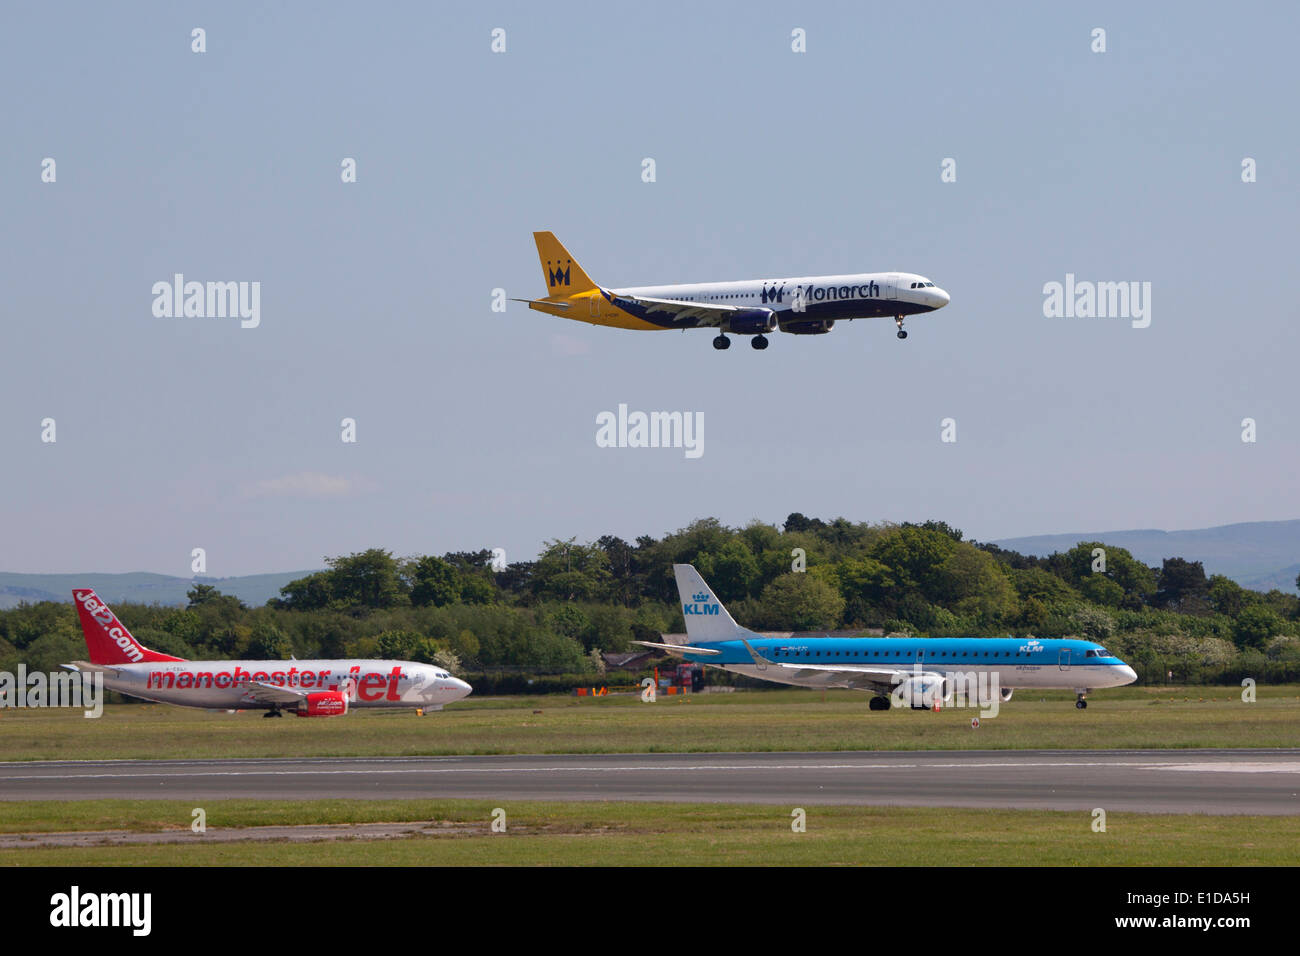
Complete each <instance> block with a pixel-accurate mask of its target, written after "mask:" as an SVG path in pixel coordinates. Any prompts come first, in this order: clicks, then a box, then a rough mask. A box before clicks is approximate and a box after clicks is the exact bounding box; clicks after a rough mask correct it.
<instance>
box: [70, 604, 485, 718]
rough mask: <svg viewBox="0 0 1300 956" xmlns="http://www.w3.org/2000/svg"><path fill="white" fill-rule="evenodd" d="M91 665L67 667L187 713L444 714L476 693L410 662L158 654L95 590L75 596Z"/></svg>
mask: <svg viewBox="0 0 1300 956" xmlns="http://www.w3.org/2000/svg"><path fill="white" fill-rule="evenodd" d="M72 603H73V604H75V605H76V607H77V616H78V617H79V618H80V619H81V630H82V633H83V634H84V635H85V637H86V650H87V651H88V652H89V654H90V660H89V661H77V662H76V663H73V664H65V665H64V666H65V667H67V668H68V669H69V670H74V671H78V672H81V673H96V672H98V673H101V674H103V675H104V686H105V687H107V688H108V689H109V690H115V691H118V692H120V693H123V694H129V695H130V696H132V697H141V698H143V699H145V700H155V701H159V702H161V703H164V704H179V705H180V706H182V707H205V708H208V709H214V710H215V709H220V710H265V711H266V713H265V714H263V715H262V716H264V717H280V716H283V713H284V711H286V710H287V711H289V712H290V713H292V714H295V715H297V716H299V717H340V716H342V715H343V714H346V713H347V712H348V711H349V710H350V709H351V708H353V707H415V708H418V709H420V710H421V712H426V711H430V710H442V707H443V705H444V704H449V703H451V702H452V701H454V700H460V699H461V698H462V697H464V696H466V695H467V694H469V693H470V691H471V690H472V689H473V688H471V687H470V686H469V684H467V683H465V682H464V681H463V680H460V679H459V678H456V677H452V676H451V674H449V673H447V672H446V671H445V670H444V669H443V668H441V667H436V666H434V665H432V664H416V663H413V662H411V661H372V660H346V661H300V660H288V661H187V660H185V659H183V658H180V657H172V656H171V655H169V654H161V653H159V652H158V651H151V650H149V648H147V647H145V646H144V645H143V644H141V643H140V642H139V641H137V640H136V639H135V638H134V637H132V636H131V632H130V631H128V630H127V629H126V625H124V624H123V623H122V622H121V621H119V620H118V619H117V615H116V614H114V613H113V612H112V611H111V610H110V609H109V607H108V605H107V604H105V603H104V602H103V601H101V600H100V599H99V598H98V597H97V596H96V595H95V592H94V591H92V590H90V589H89V588H78V589H76V590H74V591H73V592H72Z"/></svg>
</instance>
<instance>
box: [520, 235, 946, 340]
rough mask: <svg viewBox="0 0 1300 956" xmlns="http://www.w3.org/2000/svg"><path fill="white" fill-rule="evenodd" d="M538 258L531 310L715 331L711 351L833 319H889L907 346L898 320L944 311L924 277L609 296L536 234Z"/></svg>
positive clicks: (668, 288) (745, 284) (746, 283)
mask: <svg viewBox="0 0 1300 956" xmlns="http://www.w3.org/2000/svg"><path fill="white" fill-rule="evenodd" d="M533 238H534V239H535V240H536V241H537V256H538V258H539V259H540V260H541V262H542V272H543V273H544V274H545V276H546V296H545V298H541V299H515V300H513V301H515V302H527V303H528V307H529V308H530V309H536V310H537V311H538V312H545V313H547V314H549V315H558V316H561V317H563V318H566V319H576V320H577V321H579V322H590V323H591V324H593V325H611V326H614V327H615V328H619V329H705V328H707V329H717V330H718V335H717V337H716V338H715V339H714V340H713V347H714V348H715V349H726V348H730V347H731V339H729V338H727V333H728V332H730V333H731V334H733V335H750V336H753V338H751V339H750V345H752V346H753V347H754V348H756V349H765V348H767V333H769V332H775V331H776V330H777V329H780V330H781V331H782V332H789V333H791V334H792V335H822V334H824V333H826V332H829V331H830V330H831V329H832V328H833V327H834V326H835V321H836V320H837V319H870V318H881V317H886V316H893V318H894V322H895V323H896V324H897V325H898V337H899V338H900V339H905V338H907V331H906V330H905V329H904V328H903V319H904V318H906V317H907V316H909V315H919V314H921V313H923V312H933V311H935V310H936V309H942V308H943V307H944V306H945V305H947V304H948V293H947V292H944V291H943V289H940V288H939V287H938V286H936V285H935V284H934V283H933V282H931V281H930V280H929V279H927V278H926V277H925V276H919V275H914V274H913V273H910V272H866V273H861V274H857V275H841V276H803V277H796V278H771V279H748V280H741V281H739V282H706V283H698V284H695V285H660V286H639V287H637V288H629V289H606V288H602V287H601V286H598V285H596V283H595V282H593V281H591V279H590V278H589V277H588V276H587V273H586V272H584V271H583V270H582V266H580V265H578V263H577V261H576V260H575V259H574V258H573V256H571V255H569V251H568V250H567V249H565V248H564V246H562V245H560V241H559V240H558V239H556V238H555V236H554V235H553V234H551V233H549V232H535V233H533Z"/></svg>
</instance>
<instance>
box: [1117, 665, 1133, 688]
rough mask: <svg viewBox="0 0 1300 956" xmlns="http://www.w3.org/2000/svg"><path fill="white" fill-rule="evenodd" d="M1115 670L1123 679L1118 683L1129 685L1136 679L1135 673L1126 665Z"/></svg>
mask: <svg viewBox="0 0 1300 956" xmlns="http://www.w3.org/2000/svg"><path fill="white" fill-rule="evenodd" d="M1115 670H1116V672H1118V674H1119V676H1120V677H1122V678H1124V679H1123V680H1122V681H1120V683H1121V684H1131V683H1133V682H1134V681H1135V680H1137V679H1138V676H1137V671H1135V670H1134V669H1133V668H1131V667H1129V666H1128V665H1127V664H1121V665H1120V666H1119V667H1117V668H1115Z"/></svg>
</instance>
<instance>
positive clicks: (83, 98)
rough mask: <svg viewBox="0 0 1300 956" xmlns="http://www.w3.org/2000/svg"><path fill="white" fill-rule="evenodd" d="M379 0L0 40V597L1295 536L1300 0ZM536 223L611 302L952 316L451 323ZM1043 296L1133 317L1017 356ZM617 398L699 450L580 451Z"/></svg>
mask: <svg viewBox="0 0 1300 956" xmlns="http://www.w3.org/2000/svg"><path fill="white" fill-rule="evenodd" d="M375 6H376V7H377V9H375V8H372V7H368V6H366V5H356V4H328V3H321V4H307V3H289V4H274V5H269V8H268V9H262V8H261V6H260V5H254V4H251V3H240V4H172V3H154V4H144V3H133V4H121V5H118V4H111V5H102V4H90V3H80V4H58V5H48V4H26V5H22V6H18V5H12V4H11V5H8V6H6V8H5V10H4V12H3V14H2V15H0V79H3V82H2V83H0V98H2V99H3V111H2V114H3V116H4V143H5V148H4V149H3V150H2V151H0V190H2V191H3V192H2V196H3V201H2V202H0V209H2V210H3V220H4V228H3V231H0V263H3V265H2V266H0V271H3V275H4V292H5V296H4V298H5V304H4V319H3V323H4V324H3V329H4V337H3V347H2V348H0V448H3V452H4V453H3V458H2V459H0V475H2V476H3V477H2V478H0V481H2V482H3V484H2V485H0V489H2V490H3V494H0V570H9V571H32V572H36V571H88V570H96V571H128V570H151V571H160V572H165V573H171V574H181V575H185V574H188V573H189V571H190V567H189V560H190V559H189V555H190V550H191V549H192V548H195V547H203V548H205V549H206V551H207V555H208V573H210V574H213V575H218V576H223V575H232V574H244V573H253V572H260V571H273V570H288V569H295V568H304V567H318V566H320V564H321V559H322V558H323V556H325V555H334V554H343V553H348V552H351V551H356V550H361V549H364V548H367V547H376V546H378V547H386V548H390V549H392V550H393V551H395V552H397V553H399V554H410V553H442V552H444V551H448V550H461V549H471V548H479V547H503V548H505V549H506V551H507V557H508V558H509V559H510V560H520V559H531V558H532V557H533V556H534V555H535V554H536V553H537V551H538V550H539V548H540V547H541V545H542V543H543V542H544V541H545V540H547V539H550V538H555V537H568V536H571V535H576V536H577V537H578V538H579V539H580V540H586V539H591V538H594V537H596V536H598V535H600V534H602V533H607V532H608V533H615V534H620V535H622V536H624V537H626V538H628V539H631V538H633V537H635V536H636V535H638V534H643V533H650V534H655V535H659V534H662V533H664V532H666V531H669V530H673V529H676V528H678V527H681V526H683V525H684V524H686V523H687V522H688V521H689V520H691V519H693V518H695V517H701V516H707V515H713V516H716V517H718V518H720V519H721V520H723V521H724V522H727V523H729V524H743V523H745V522H747V521H749V520H750V519H753V518H760V519H763V520H767V521H772V522H777V523H779V522H780V521H782V520H783V519H784V517H785V516H786V515H787V514H788V513H789V512H791V511H796V510H797V511H802V512H804V513H806V514H809V515H818V516H823V517H833V516H837V515H844V516H847V517H850V518H852V519H854V520H871V521H879V520H924V519H925V518H931V517H933V518H941V519H944V520H946V521H948V522H950V523H952V524H954V525H956V526H958V527H960V528H963V529H964V530H965V531H966V532H967V534H968V535H971V536H975V537H978V538H981V539H992V538H999V537H1007V536H1013V535H1025V534H1034V533H1047V532H1057V531H1072V530H1085V529H1110V528H1125V527H1158V528H1166V529H1182V528H1195V527H1204V526H1207V525H1214V524H1223V523H1228V522H1235V521H1249V520H1267V519H1282V518H1292V517H1296V516H1297V513H1298V509H1297V505H1296V475H1297V473H1298V472H1300V454H1298V452H1297V448H1298V444H1297V440H1298V439H1300V420H1298V419H1297V411H1296V409H1297V401H1296V399H1297V387H1296V365H1297V354H1298V350H1297V348H1296V344H1297V335H1296V331H1295V330H1296V328H1297V324H1296V323H1297V319H1298V318H1300V316H1298V315H1297V313H1298V312H1300V308H1298V307H1297V296H1296V291H1295V288H1294V285H1295V283H1294V269H1293V268H1292V266H1293V259H1294V255H1295V249H1296V240H1295V236H1296V222H1297V220H1298V219H1300V216H1298V213H1300V209H1297V205H1298V200H1297V197H1298V196H1300V188H1298V187H1300V182H1298V181H1297V174H1296V163H1297V157H1300V132H1298V131H1297V124H1296V123H1295V108H1294V97H1295V91H1296V89H1297V88H1300V83H1297V73H1298V71H1297V69H1296V65H1295V64H1296V57H1295V52H1294V49H1293V45H1294V40H1295V37H1296V36H1297V34H1298V33H1300V31H1298V30H1297V27H1298V26H1300V22H1298V21H1300V15H1298V14H1297V12H1296V8H1295V7H1294V6H1293V5H1282V4H1258V5H1256V4H1250V3H1242V4H1235V5H1233V6H1232V7H1231V9H1230V10H1229V9H1228V8H1224V7H1222V6H1212V5H1199V4H1186V3H1179V4H1152V5H1145V4H1144V5H1131V4H1123V3H1116V4H1109V3H1088V4H1078V5H1073V6H1066V5H1056V4H1051V5H1041V6H1040V5H1034V4H1015V5H1001V4H957V3H953V4H931V5H927V4H889V5H865V4H857V3H844V4H816V3H814V4H811V5H808V4H793V3H757V4H750V3H746V4H704V5H697V4H688V3H655V4H648V5H635V6H633V5H619V8H618V9H610V8H609V7H608V6H607V5H602V4H567V3H563V2H561V3H548V4H542V5H537V4H523V3H520V4H495V5H493V4H486V5H473V6H472V7H469V8H467V9H459V8H454V7H451V6H450V5H446V6H444V5H435V4H427V3H412V4H379V5H375ZM193 27H203V28H204V29H205V30H206V32H207V52H206V53H203V54H194V53H191V52H190V31H191V29H192V28H193ZM494 27H501V28H504V29H505V30H506V38H507V52H506V53H505V54H501V55H494V54H492V53H491V52H490V49H489V47H490V42H491V37H490V32H491V30H492V29H493V28H494ZM796 27H801V28H803V29H805V30H806V31H807V48H808V49H807V53H805V54H795V53H792V52H791V50H790V32H791V30H792V29H794V28H796ZM1094 27H1103V28H1105V29H1106V31H1107V47H1108V49H1107V52H1106V53H1104V54H1095V53H1092V52H1091V50H1090V42H1091V39H1090V34H1091V31H1092V29H1093V28H1094ZM1247 156H1249V157H1253V158H1254V159H1256V160H1257V162H1258V182H1256V183H1253V184H1244V183H1242V182H1241V175H1240V174H1241V161H1242V159H1243V157H1247ZM44 157H53V158H54V159H55V160H56V162H57V182H56V183H53V184H47V183H42V182H41V181H40V173H41V160H42V159H43V158H44ZM344 157H354V158H355V159H356V161H357V164H358V182H357V183H355V184H349V185H344V184H342V183H341V182H340V177H339V170H340V166H339V164H340V161H341V160H342V159H343V158H344ZM644 157H653V158H654V159H655V161H656V164H657V182H655V183H653V184H647V183H643V182H642V181H641V175H640V174H641V160H642V159H643V158H644ZM945 157H953V158H955V159H956V161H957V174H958V176H957V182H956V183H952V184H945V183H941V182H940V175H939V174H940V164H941V162H942V160H943V159H944V158H945ZM538 229H550V230H553V231H554V232H555V233H556V234H557V235H558V236H559V237H560V238H561V239H562V240H563V241H564V242H565V243H566V244H567V245H568V247H569V248H570V250H571V251H572V252H573V254H574V255H575V256H576V257H577V258H578V259H579V260H580V261H581V263H582V265H583V266H584V267H585V268H586V269H587V271H588V272H590V273H591V274H592V275H593V277H594V278H595V279H596V281H597V282H600V283H602V284H605V285H610V286H618V285H644V284H655V283H664V282H688V281H706V280H714V279H716V280H722V279H739V278H749V277H763V276H771V275H781V274H786V275H798V274H818V273H844V272H866V271H884V270H890V269H900V270H905V271H910V272H918V273H922V274H924V275H926V276H928V277H930V278H932V279H933V280H934V281H936V282H937V283H938V284H939V285H940V286H942V287H944V288H945V289H947V290H948V291H949V292H950V293H951V295H952V304H951V305H949V306H948V307H947V308H946V309H943V310H942V311H940V312H938V313H936V314H934V315H933V316H930V317H919V318H916V319H914V320H912V321H911V322H910V323H909V328H910V330H911V337H910V338H909V339H908V340H907V341H906V342H900V341H898V340H897V339H895V337H894V334H893V333H894V328H893V325H892V323H891V322H889V321H887V320H886V321H879V320H878V321H874V322H855V323H852V324H847V323H846V324H842V325H840V326H839V327H837V328H836V329H835V331H834V332H833V333H832V334H831V335H829V336H824V337H794V336H789V335H778V336H776V337H774V340H773V343H772V347H771V348H769V349H768V350H767V351H766V352H764V353H757V352H754V351H752V350H751V349H749V348H748V347H746V346H745V343H744V341H743V340H742V341H739V342H737V343H736V347H733V348H732V349H731V350H730V351H729V352H725V353H718V352H715V351H714V350H713V349H712V348H711V347H710V345H709V338H710V334H709V333H707V332H698V331H697V332H694V333H685V334H681V333H671V332H663V333H649V332H644V333H636V332H623V331H619V330H613V329H606V328H598V327H593V326H587V325H583V324H580V323H575V322H567V321H564V320H561V319H556V318H551V317H547V316H543V315H540V314H537V313H533V312H529V311H527V309H526V308H524V307H522V306H520V305H517V304H512V305H511V306H510V308H509V309H508V310H507V311H506V312H505V313H504V314H500V313H494V312H492V311H490V302H491V293H492V290H493V289H494V288H496V287H502V288H504V289H506V291H507V294H508V295H510V296H530V295H533V296H535V295H539V294H541V293H542V292H543V284H542V277H541V270H540V268H539V266H538V263H537V258H536V255H535V251H534V247H533V242H532V238H531V235H530V233H531V232H532V231H533V230H538ZM176 272H181V273H184V274H185V275H186V277H187V278H190V279H198V280H202V281H206V280H243V281H259V282H261V288H262V294H261V312H262V316H261V326H260V327H259V328H257V329H241V328H240V327H239V322H238V320H232V319H167V318H155V317H154V316H153V314H152V312H151V306H152V302H153V296H152V293H151V287H152V285H153V283H155V282H157V281H160V280H169V279H170V277H171V276H172V275H173V273H176ZM1066 273H1074V274H1075V275H1076V276H1078V277H1079V278H1080V279H1092V280H1102V281H1119V280H1136V281H1149V282H1150V283H1152V322H1151V325H1150V327H1149V328H1146V329H1133V328H1131V327H1130V326H1129V323H1128V322H1127V321H1125V320H1123V319H1096V318H1094V319H1048V318H1044V316H1043V309H1042V305H1043V294H1042V287H1043V284H1044V283H1046V282H1051V281H1063V280H1064V277H1065V275H1066ZM619 403H627V404H628V405H629V407H630V408H632V409H641V410H647V411H649V410H680V411H691V412H695V411H700V412H703V413H704V416H705V423H706V424H705V451H704V454H703V456H702V457H701V458H699V459H696V460H691V459H687V458H686V457H685V456H684V455H683V454H682V453H681V451H674V450H649V449H608V448H598V447H597V446H596V443H595V433H596V424H595V419H596V415H597V414H598V413H600V412H601V411H606V410H610V411H612V410H616V409H617V407H618V405H619ZM46 417H52V418H54V419H55V420H56V422H57V438H58V440H57V442H56V443H55V444H52V445H51V444H43V443H42V442H41V440H40V437H41V425H40V423H41V420H42V419H44V418H46ZM344 417H352V418H355V419H356V421H357V427H358V439H359V440H358V442H357V443H356V444H352V445H349V444H344V443H342V442H341V441H340V440H339V432H340V427H339V423H340V419H342V418H344ZM945 417H952V418H955V419H956V421H957V435H958V440H957V442H956V443H955V444H944V443H941V442H940V440H939V438H940V421H941V420H942V419H943V418H945ZM1245 417H1252V418H1254V419H1256V421H1257V423H1258V426H1257V427H1258V436H1259V437H1258V441H1257V442H1256V443H1254V444H1244V443H1242V441H1241V440H1240V432H1241V427H1240V422H1241V420H1242V419H1243V418H1245Z"/></svg>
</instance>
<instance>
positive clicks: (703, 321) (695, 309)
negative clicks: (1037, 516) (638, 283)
mask: <svg viewBox="0 0 1300 956" xmlns="http://www.w3.org/2000/svg"><path fill="white" fill-rule="evenodd" d="M609 301H611V302H613V303H614V304H615V305H616V306H618V307H619V308H621V309H626V310H627V311H628V312H631V313H632V314H633V315H638V316H650V315H670V316H672V317H673V318H674V319H678V320H693V321H694V322H695V324H696V326H698V327H702V328H707V327H710V326H717V325H721V324H722V322H723V320H725V319H726V318H727V317H728V316H730V315H734V314H735V313H737V312H741V311H750V312H752V311H753V310H754V308H756V307H755V306H748V307H747V308H745V309H741V308H740V307H738V306H734V305H718V304H716V303H713V302H684V301H682V300H681V299H654V298H650V297H649V296H644V295H624V294H621V293H616V292H611V293H609Z"/></svg>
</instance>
